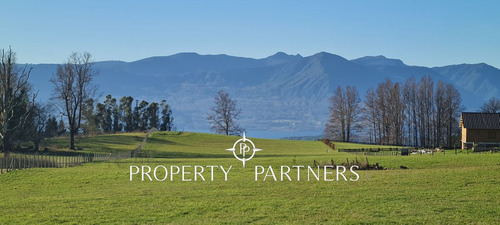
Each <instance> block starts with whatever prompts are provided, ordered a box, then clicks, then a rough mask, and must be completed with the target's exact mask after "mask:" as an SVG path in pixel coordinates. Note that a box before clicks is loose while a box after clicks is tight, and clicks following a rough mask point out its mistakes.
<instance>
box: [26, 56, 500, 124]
mask: <svg viewBox="0 0 500 225" xmlns="http://www.w3.org/2000/svg"><path fill="white" fill-rule="evenodd" d="M33 66H34V68H33V71H32V77H31V82H32V83H33V86H34V89H35V90H39V99H41V100H47V99H48V98H49V97H50V94H51V92H52V85H51V83H50V82H49V80H50V77H51V76H52V75H53V74H54V73H55V71H56V68H57V65H55V64H39V65H33ZM95 69H96V70H98V71H99V74H98V76H96V78H95V83H96V84H98V86H100V94H101V95H100V96H101V97H102V96H104V95H107V94H111V95H113V96H115V97H117V98H119V97H121V96H129V95H130V96H133V97H135V98H137V99H146V100H149V101H160V100H162V99H166V100H167V101H168V102H169V103H170V104H171V105H172V107H173V109H174V117H175V124H176V126H177V128H178V129H180V130H207V129H208V124H207V121H206V116H207V112H208V110H209V108H210V107H211V106H212V104H213V97H214V95H215V94H216V92H217V91H218V90H220V89H224V90H227V91H229V92H230V94H231V96H233V97H234V98H235V99H236V100H237V101H238V105H239V106H240V107H241V108H242V109H243V113H242V115H241V121H240V122H241V124H242V125H243V127H245V128H246V129H247V130H251V131H276V132H278V131H314V132H317V133H321V132H322V130H323V126H324V123H325V121H326V119H327V116H328V98H329V97H330V96H331V94H332V93H333V91H334V89H335V88H337V86H339V85H340V86H346V85H351V86H356V87H357V88H358V90H359V92H360V95H361V96H362V97H364V95H365V93H366V90H367V89H368V88H369V87H376V85H377V83H379V82H381V81H383V80H384V79H385V78H386V77H389V78H391V79H392V80H393V81H401V82H404V81H405V80H406V79H407V78H409V77H415V78H416V79H420V78H421V77H422V76H425V75H430V76H432V77H433V79H434V80H435V81H436V82H437V80H442V81H445V82H450V83H452V84H454V85H455V86H456V87H457V89H458V90H459V91H460V92H461V93H462V98H463V99H464V105H465V106H466V107H467V108H468V109H477V108H478V107H479V105H480V104H481V103H482V102H483V100H484V99H487V98H489V97H491V96H497V97H498V95H499V93H500V91H499V90H498V87H497V86H496V85H495V84H498V83H500V70H498V69H497V68H494V67H491V66H489V65H486V64H474V65H468V64H463V65H453V66H444V67H435V68H427V67H421V66H408V65H406V64H404V63H403V62H402V61H401V60H399V59H388V58H385V57H383V56H374V57H373V56H367V57H362V58H359V59H354V60H347V59H345V58H343V57H341V56H338V55H334V54H330V53H326V52H320V53H317V54H315V55H312V56H308V57H302V56H300V55H287V54H285V53H282V52H279V53H276V54H275V55H272V56H269V57H267V58H263V59H251V58H243V57H233V56H228V55H199V54H196V53H179V54H176V55H172V56H164V57H151V58H146V59H142V60H138V61H134V62H121V61H105V62H96V63H95Z"/></svg>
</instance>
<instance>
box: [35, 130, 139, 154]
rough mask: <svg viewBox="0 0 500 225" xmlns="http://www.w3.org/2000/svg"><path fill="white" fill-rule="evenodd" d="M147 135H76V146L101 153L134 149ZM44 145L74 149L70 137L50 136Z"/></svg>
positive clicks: (51, 148) (67, 149)
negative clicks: (70, 143)
mask: <svg viewBox="0 0 500 225" xmlns="http://www.w3.org/2000/svg"><path fill="white" fill-rule="evenodd" d="M145 136H146V134H145V133H120V134H105V135H95V136H88V137H76V138H75V147H76V148H77V149H78V151H80V152H81V151H84V152H86V151H90V152H100V153H110V152H121V151H132V150H134V149H135V148H137V146H139V145H140V144H141V142H142V140H143V139H144V137H145ZM43 147H47V148H49V150H50V151H72V150H69V138H68V137H61V138H50V139H47V140H46V141H45V142H44V143H43V146H42V148H43Z"/></svg>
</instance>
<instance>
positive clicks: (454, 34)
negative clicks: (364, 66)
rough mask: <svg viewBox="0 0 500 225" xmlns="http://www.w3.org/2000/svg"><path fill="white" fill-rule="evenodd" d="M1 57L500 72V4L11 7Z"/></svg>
mask: <svg viewBox="0 0 500 225" xmlns="http://www.w3.org/2000/svg"><path fill="white" fill-rule="evenodd" d="M0 21H2V23H1V27H2V28H1V29H0V30H1V31H0V48H8V47H9V45H10V46H12V49H13V50H14V51H16V52H17V57H18V61H19V62H22V63H61V62H63V61H64V60H65V59H66V58H67V57H68V56H69V55H70V53H71V52H74V51H88V52H90V53H92V54H93V55H94V58H95V60H96V61H102V60H123V61H134V60H138V59H142V58H146V57H150V56H163V55H171V54H175V53H178V52H198V53H200V54H228V55H235V56H245V57H253V58H263V57H267V56H269V55H272V54H274V53H276V52H278V51H283V52H286V53H288V54H301V55H303V56H308V55H312V54H314V53H317V52H320V51H326V52H330V53H334V54H338V55H341V56H343V57H345V58H347V59H353V58H358V57H362V56H366V55H384V56H386V57H389V58H399V59H401V60H403V61H404V62H405V63H406V64H409V65H423V66H440V65H448V64H459V63H480V62H485V63H488V64H490V65H493V66H495V67H497V68H500V1H457V0H454V1H435V0H434V1H423V0H419V1H404V0H398V1H374V0H369V1H326V0H325V1H292V0H288V1H272V0H266V1H236V0H230V1H219V0H216V1H207V0H205V1H108V0H100V1H89V0H86V1H67V0H65V1H23V0H16V1H5V2H2V5H1V7H0Z"/></svg>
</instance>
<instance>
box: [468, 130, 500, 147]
mask: <svg viewBox="0 0 500 225" xmlns="http://www.w3.org/2000/svg"><path fill="white" fill-rule="evenodd" d="M465 142H474V143H477V142H491V143H498V142H500V130H482V129H466V128H462V149H463V148H466V146H465Z"/></svg>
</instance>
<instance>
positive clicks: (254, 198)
mask: <svg viewBox="0 0 500 225" xmlns="http://www.w3.org/2000/svg"><path fill="white" fill-rule="evenodd" d="M237 139H238V138H237V137H226V136H219V135H209V134H197V133H182V134H175V135H166V134H156V135H153V136H152V138H151V140H150V141H149V142H148V144H147V145H146V147H145V151H144V153H143V154H147V155H150V156H152V157H160V156H162V157H169V158H149V159H148V158H146V159H129V160H124V161H116V162H111V163H89V164H85V165H83V166H81V167H73V168H65V169H29V170H23V171H15V172H12V173H9V174H4V175H0V190H2V191H1V192H0V199H2V201H0V208H1V209H2V213H1V214H0V223H64V222H65V223H186V224H190V223H226V222H229V223H238V224H239V223H246V222H256V223H265V224H268V223H298V224H303V223H338V222H344V223H384V224H385V223H411V224H413V223H435V224H442V223H444V224H447V223H483V224H494V223H500V219H499V216H498V211H499V205H500V200H499V198H498V195H499V194H500V188H499V187H500V180H499V176H498V174H499V172H500V163H499V162H500V154H469V155H466V154H459V155H453V154H447V155H440V154H439V155H434V156H430V155H424V156H420V155H412V156H409V157H401V156H398V157H389V156H386V157H369V160H370V162H371V163H374V162H379V163H381V165H383V166H388V167H393V168H398V167H399V165H406V166H408V167H409V168H410V169H409V170H399V169H396V170H384V171H360V172H359V173H360V175H361V178H360V181H358V182H344V181H340V182H318V181H309V182H308V181H300V182H297V181H293V182H289V181H287V182H274V181H266V182H263V181H258V182H255V181H253V166H254V165H257V164H258V165H264V166H267V165H275V166H279V165H290V166H292V165H311V164H312V160H318V161H329V160H330V159H332V158H333V159H334V160H335V161H338V160H344V159H345V158H346V157H349V158H353V157H356V156H355V155H350V154H349V153H337V152H333V153H332V152H329V153H327V151H326V149H327V148H326V146H325V145H324V144H322V143H320V142H306V141H284V140H265V139H253V138H252V140H253V141H254V143H255V144H256V145H257V147H259V148H263V149H264V151H262V152H258V155H257V156H255V158H254V159H252V160H251V161H249V162H248V164H247V168H246V169H242V168H241V164H240V162H239V161H237V160H236V159H234V158H233V157H232V156H231V155H230V152H227V151H224V149H225V148H229V147H231V145H232V143H233V142H234V141H235V140H237ZM198 157H204V158H203V159H201V158H198ZM159 164H161V165H165V166H169V165H224V166H225V167H229V165H232V166H233V168H232V170H231V172H230V177H229V181H228V182H224V181H222V180H221V179H222V173H221V172H220V171H216V174H215V181H213V182H208V181H207V182H181V181H179V179H180V177H176V179H175V180H174V182H170V181H164V182H149V181H148V182H141V181H139V180H134V181H132V182H130V181H129V174H128V172H129V166H130V165H151V166H155V165H159ZM275 171H279V168H278V167H276V170H275ZM177 178H179V179H177Z"/></svg>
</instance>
